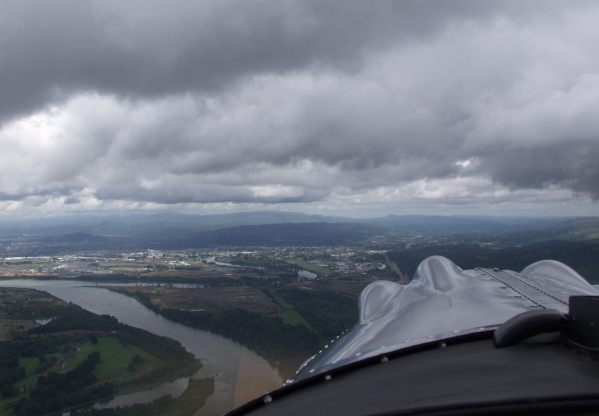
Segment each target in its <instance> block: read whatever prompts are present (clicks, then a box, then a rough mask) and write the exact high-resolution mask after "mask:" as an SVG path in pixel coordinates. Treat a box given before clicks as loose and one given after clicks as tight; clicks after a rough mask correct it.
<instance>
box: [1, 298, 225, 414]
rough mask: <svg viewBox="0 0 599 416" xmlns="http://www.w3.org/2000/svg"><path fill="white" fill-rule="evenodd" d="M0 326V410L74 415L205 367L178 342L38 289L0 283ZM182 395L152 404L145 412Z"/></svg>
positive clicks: (127, 409)
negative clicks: (96, 404) (122, 322)
mask: <svg viewBox="0 0 599 416" xmlns="http://www.w3.org/2000/svg"><path fill="white" fill-rule="evenodd" d="M0 328H2V331H1V332H0V367H1V368H2V370H3V371H2V373H1V374H0V414H2V415H16V416H21V415H27V416H35V415H42V414H60V413H61V412H62V411H64V410H67V409H68V410H70V411H71V413H73V410H74V409H80V408H83V407H89V406H90V405H92V404H94V403H96V402H99V401H107V400H110V399H111V398H112V397H114V396H116V395H120V394H124V393H130V392H134V391H143V390H147V389H149V388H152V387H155V386H158V385H160V384H163V383H166V382H169V381H172V380H174V379H177V378H180V377H187V376H191V375H192V374H194V373H195V372H196V371H198V370H199V369H200V368H201V363H200V362H199V360H197V359H196V358H195V357H194V356H193V355H192V354H191V353H189V352H187V351H186V350H185V349H184V348H183V347H182V346H181V345H180V344H179V343H178V342H177V341H174V340H172V339H170V338H166V337H161V336H158V335H154V334H151V333H149V332H147V331H143V330H141V329H138V328H133V327H130V326H127V325H124V324H121V323H119V322H118V321H117V320H116V319H115V318H113V317H111V316H108V315H97V314H94V313H91V312H89V311H86V310H84V309H82V308H80V307H79V306H76V305H74V304H70V303H69V304H67V303H65V302H63V301H61V300H59V299H57V298H55V297H53V296H51V295H49V294H47V293H44V292H41V291H37V290H33V289H16V288H0ZM191 381H193V383H192V382H191ZM212 382H213V381H212V379H205V380H204V381H203V382H202V386H203V387H202V390H203V391H205V392H208V391H209V390H210V389H209V388H208V386H207V384H211V383H212ZM195 385H196V380H190V386H188V389H190V388H192V390H193V389H194V388H195ZM184 394H185V393H184ZM181 397H183V396H181ZM206 397H207V396H206ZM200 399H201V397H198V400H197V401H196V402H195V403H196V404H197V405H198V407H200V406H201V405H202V403H203V400H205V397H204V399H203V400H200ZM178 400H179V399H172V398H170V399H165V400H163V401H157V403H154V402H152V403H149V404H148V406H150V407H148V408H146V411H147V412H149V410H148V409H151V408H153V407H156V408H161V407H164V406H173V404H172V403H171V401H174V402H177V401H178ZM130 407H131V406H128V407H124V408H121V409H120V410H119V411H120V413H114V414H119V415H125V414H135V413H128V412H130V411H133V408H132V407H131V408H130ZM198 407H196V409H197V408H198ZM73 414H75V413H73ZM107 414H111V413H107ZM148 414H150V413H148ZM181 414H183V413H181ZM188 414H192V413H188Z"/></svg>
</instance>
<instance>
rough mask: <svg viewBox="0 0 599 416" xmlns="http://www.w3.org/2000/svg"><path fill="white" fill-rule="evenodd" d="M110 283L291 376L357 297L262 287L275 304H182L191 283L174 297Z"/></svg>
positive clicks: (353, 309)
mask: <svg viewBox="0 0 599 416" xmlns="http://www.w3.org/2000/svg"><path fill="white" fill-rule="evenodd" d="M108 288H109V289H110V290H112V291H114V292H117V293H121V294H123V295H126V296H130V297H132V298H134V299H136V300H137V301H138V302H140V303H141V304H142V305H144V306H145V307H147V308H148V309H150V310H152V311H154V312H155V313H157V314H160V315H162V316H164V317H165V318H167V319H170V320H172V321H174V322H178V323H180V324H183V325H186V326H189V327H192V328H196V329H201V330H205V331H208V332H211V333H214V334H217V335H221V336H223V337H225V338H228V339H230V340H232V341H235V342H238V343H240V344H242V345H244V346H246V347H248V348H250V349H252V350H253V351H255V352H256V353H258V354H259V355H261V356H262V357H264V358H265V359H266V360H267V361H268V362H269V363H270V364H271V365H272V366H273V367H275V368H276V369H277V370H278V371H279V373H280V375H281V376H282V377H283V378H284V379H288V378H292V377H293V374H294V373H295V370H296V369H297V368H298V367H299V365H300V364H301V363H302V362H303V361H305V359H306V358H308V357H309V356H311V355H312V354H314V353H316V352H317V351H318V350H319V349H320V348H322V347H323V346H324V345H326V344H327V343H328V342H329V340H331V339H333V338H334V337H335V336H336V335H338V334H340V333H341V332H342V331H344V330H345V329H347V328H350V327H351V326H353V325H354V324H355V322H356V320H357V305H356V301H355V299H354V298H352V297H350V296H347V295H342V294H338V293H335V292H332V291H319V292H310V293H309V296H306V293H305V292H304V291H302V290H300V289H295V288H280V289H272V288H261V289H260V291H261V292H262V293H263V296H264V298H265V299H267V301H269V302H271V304H272V305H273V309H269V310H268V311H256V310H247V309H242V308H240V307H238V306H236V305H237V304H235V303H233V304H232V305H227V306H226V307H223V306H221V307H212V308H210V309H204V310H197V309H186V308H184V307H182V306H184V305H185V302H184V301H183V300H182V299H181V296H182V294H183V293H186V291H189V289H177V288H169V291H171V292H175V293H176V294H177V295H178V296H176V297H175V296H172V297H173V298H175V299H176V300H175V301H169V300H170V299H169V298H168V296H167V297H165V296H164V293H163V292H164V290H163V291H162V293H160V292H156V291H154V290H153V288H146V287H136V286H129V287H108ZM200 290H202V289H200ZM248 290H249V289H248ZM165 298H166V302H165ZM322 316H327V319H326V320H324V319H322Z"/></svg>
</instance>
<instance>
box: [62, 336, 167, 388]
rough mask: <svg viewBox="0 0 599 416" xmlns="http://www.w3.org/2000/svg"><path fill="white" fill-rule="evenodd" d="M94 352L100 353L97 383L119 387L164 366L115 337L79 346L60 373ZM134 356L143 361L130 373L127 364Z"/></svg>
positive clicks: (146, 353) (106, 337) (140, 350)
mask: <svg viewBox="0 0 599 416" xmlns="http://www.w3.org/2000/svg"><path fill="white" fill-rule="evenodd" d="M95 351H97V352H99V353H100V357H101V358H100V362H99V363H98V365H97V366H96V369H95V371H94V375H95V376H96V377H98V380H99V381H109V382H113V383H115V384H116V385H121V386H122V385H126V384H128V383H129V382H131V381H133V380H135V379H139V378H140V376H143V374H150V373H152V372H154V371H155V370H157V369H159V368H160V367H162V366H164V365H165V364H166V363H164V362H163V361H162V360H160V359H158V358H156V357H154V356H153V355H152V354H149V353H148V352H146V351H144V350H143V349H141V348H139V347H136V346H133V345H126V344H122V343H121V342H120V341H119V340H118V339H117V338H116V337H112V336H102V337H98V342H97V343H96V344H94V343H92V342H91V341H86V342H85V343H83V344H81V345H80V346H79V347H78V350H77V354H76V356H75V357H74V358H73V359H72V360H70V361H69V362H68V364H67V365H66V366H65V367H64V369H63V370H62V372H65V373H66V372H67V371H70V370H72V369H73V368H75V367H76V366H77V365H79V364H80V363H82V362H83V361H84V360H85V359H86V358H87V357H88V356H89V354H91V353H92V352H95ZM136 355H139V356H140V357H141V359H142V360H143V361H142V363H141V364H140V365H139V366H136V367H135V371H130V370H129V369H128V366H129V363H131V360H132V359H133V357H135V356H136ZM141 387H145V386H139V385H136V386H135V389H136V390H139V389H140V388H141Z"/></svg>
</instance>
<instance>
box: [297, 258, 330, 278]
mask: <svg viewBox="0 0 599 416" xmlns="http://www.w3.org/2000/svg"><path fill="white" fill-rule="evenodd" d="M289 262H290V263H292V264H295V265H297V266H299V267H301V268H302V269H305V270H307V271H309V272H312V273H316V274H317V275H318V276H319V277H322V276H324V275H327V274H329V273H330V270H329V269H327V268H325V267H322V266H319V265H318V264H314V263H310V262H309V261H305V260H299V259H294V260H290V261H289Z"/></svg>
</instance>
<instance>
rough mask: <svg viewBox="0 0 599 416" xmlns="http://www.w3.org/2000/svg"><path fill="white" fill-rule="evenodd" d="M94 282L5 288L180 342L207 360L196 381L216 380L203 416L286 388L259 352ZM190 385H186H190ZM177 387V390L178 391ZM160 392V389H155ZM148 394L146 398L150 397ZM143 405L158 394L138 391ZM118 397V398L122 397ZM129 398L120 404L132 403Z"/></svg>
mask: <svg viewBox="0 0 599 416" xmlns="http://www.w3.org/2000/svg"><path fill="white" fill-rule="evenodd" d="M90 285H91V284H90V283H88V282H80V281H72V280H71V281H65V280H25V279H23V280H4V281H0V287H23V288H31V289H38V290H42V291H45V292H48V293H50V294H51V295H53V296H56V297H57V298H59V299H62V300H64V301H66V302H72V303H74V304H76V305H79V306H81V307H82V308H84V309H87V310H89V311H90V312H94V313H97V314H108V315H112V316H114V317H115V318H116V319H118V320H119V321H120V322H122V323H124V324H127V325H131V326H134V327H137V328H141V329H144V330H146V331H148V332H152V333H154V334H157V335H163V336H166V337H169V338H172V339H174V340H177V341H179V342H180V343H181V344H182V345H183V346H184V347H185V348H186V349H187V350H188V351H190V352H191V353H193V354H194V355H195V356H196V357H197V358H199V359H200V360H201V361H202V365H203V367H202V369H201V370H200V371H199V372H198V373H197V374H195V375H194V378H204V377H211V378H214V394H213V395H212V396H210V397H209V398H208V400H207V401H206V404H205V405H204V406H203V407H202V408H201V409H199V410H198V412H197V413H196V415H197V416H213V415H221V414H223V413H225V412H226V411H228V410H230V409H232V408H233V407H235V406H237V405H240V404H242V403H245V402H246V401H248V400H250V399H253V398H255V397H257V396H259V395H261V394H264V393H266V392H268V391H270V390H272V389H274V388H277V387H279V386H280V385H281V383H282V379H281V377H280V375H279V373H278V372H277V370H276V369H274V368H273V367H272V366H271V365H270V364H269V363H268V362H267V361H266V360H265V359H264V358H262V357H260V356H259V355H258V354H256V353H255V352H254V351H252V350H250V349H248V348H246V347H244V346H243V345H240V344H238V343H236V342H233V341H231V340H229V339H226V338H223V337H221V336H218V335H215V334H212V333H210V332H206V331H201V330H198V329H193V328H190V327H187V326H185V325H181V324H178V323H176V322H173V321H170V320H168V319H166V318H164V317H162V316H161V315H158V314H156V313H155V312H153V311H151V310H149V309H147V308H146V307H145V306H143V305H142V304H140V303H139V302H137V301H136V300H135V299H133V298H131V297H128V296H125V295H122V294H120V293H115V292H112V291H110V290H108V289H104V288H101V287H94V286H90ZM185 385H186V384H185ZM177 387H178V389H179V390H181V381H176V382H175V383H167V384H166V385H163V386H160V388H162V389H163V390H159V391H169V392H176V388H177ZM173 389H175V390H173ZM153 390H154V389H153ZM144 393H146V395H145V396H144ZM133 394H134V395H137V396H133V397H134V398H136V399H137V401H140V398H141V401H143V398H144V397H146V399H147V398H152V397H153V396H154V395H155V394H156V392H155V391H154V392H152V391H147V392H141V393H133ZM117 399H118V398H117ZM130 399H131V396H129V398H121V399H120V400H121V401H120V402H119V403H123V400H124V403H127V404H130V403H132V402H133V401H131V400H130Z"/></svg>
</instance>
